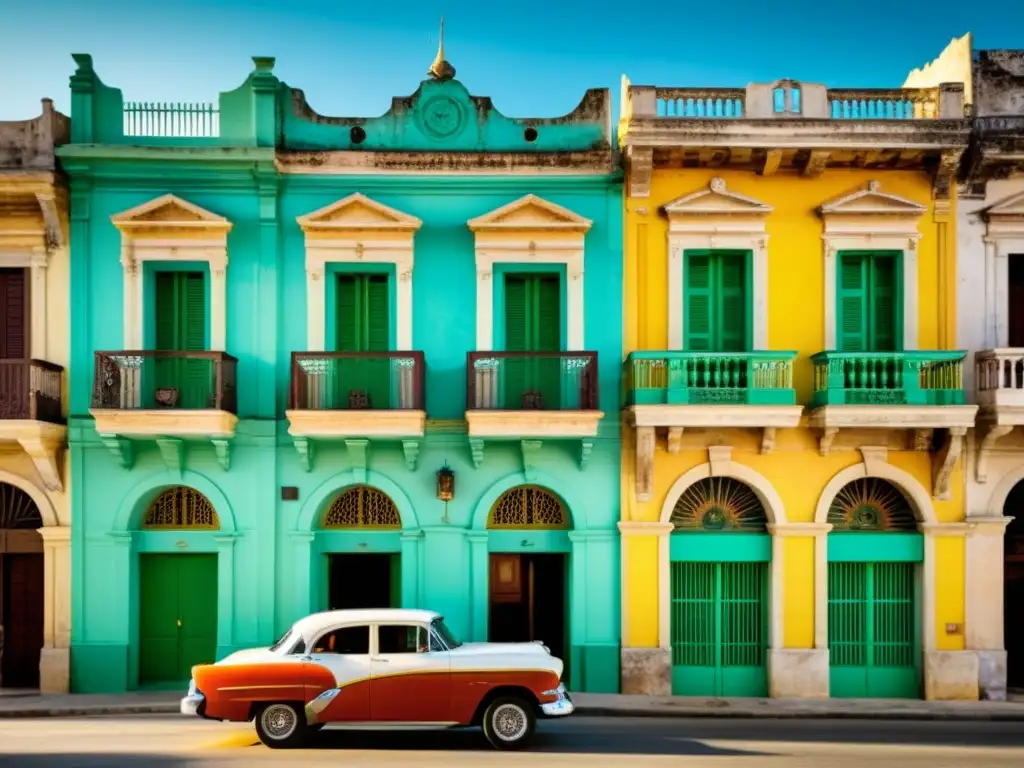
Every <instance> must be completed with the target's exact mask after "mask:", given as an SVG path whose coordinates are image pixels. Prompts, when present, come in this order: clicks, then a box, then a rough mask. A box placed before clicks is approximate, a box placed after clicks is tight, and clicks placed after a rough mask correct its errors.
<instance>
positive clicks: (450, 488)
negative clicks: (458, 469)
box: [437, 463, 455, 503]
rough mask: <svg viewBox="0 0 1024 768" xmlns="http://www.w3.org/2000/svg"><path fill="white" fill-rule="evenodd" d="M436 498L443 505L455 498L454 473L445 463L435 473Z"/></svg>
mask: <svg viewBox="0 0 1024 768" xmlns="http://www.w3.org/2000/svg"><path fill="white" fill-rule="evenodd" d="M437 498H438V500H439V501H443V502H445V503H448V502H449V501H451V500H452V499H454V498H455V473H454V472H452V470H451V469H450V468H449V466H448V464H447V463H445V465H444V466H443V467H441V469H439V470H438V471H437Z"/></svg>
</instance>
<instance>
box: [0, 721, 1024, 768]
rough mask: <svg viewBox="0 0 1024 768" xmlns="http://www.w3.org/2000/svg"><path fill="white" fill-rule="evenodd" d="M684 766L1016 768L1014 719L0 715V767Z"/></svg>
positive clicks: (1023, 748) (1020, 739)
mask: <svg viewBox="0 0 1024 768" xmlns="http://www.w3.org/2000/svg"><path fill="white" fill-rule="evenodd" d="M680 758H685V765H686V766H687V768H712V766H713V767H714V768H734V767H736V768H739V767H742V766H750V767H751V768H753V766H757V767H758V768H773V767H774V766H779V767H780V768H781V766H786V767H787V768H832V767H833V766H834V767H835V768H864V766H865V765H871V766H872V768H883V767H884V766H900V768H946V767H947V766H948V767H949V768H963V766H965V765H969V766H971V768H1011V766H1012V767H1013V768H1021V766H1024V723H1019V722H1017V723H1013V722H1010V723H987V722H973V723H965V722H950V721H937V722H921V723H914V722H885V721H877V722H876V721H866V720H831V721H830V720H808V721H797V720H742V719H721V720H712V719H698V720H685V719H654V718H643V719H628V718H614V719H606V718H590V717H573V718H569V719H567V720H562V721H557V722H545V723H542V724H541V727H540V730H539V732H538V737H537V740H536V742H535V743H534V745H533V747H532V748H531V749H530V750H529V752H527V753H526V754H521V753H520V754H515V753H513V754H504V753H498V752H494V751H492V750H490V748H489V747H488V746H487V744H486V742H484V740H483V737H482V735H481V734H480V733H479V732H475V731H461V732H448V731H446V732H431V733H423V732H418V733H417V732H401V733H393V732H392V733H382V732H378V733H369V734H365V733H364V734H356V733H352V732H345V731H341V732H339V731H329V730H325V731H323V732H322V733H320V734H318V735H317V737H316V738H315V739H314V740H313V742H312V743H311V744H310V746H309V748H307V749H303V750H301V751H283V750H281V751H272V750H269V749H266V748H264V747H263V746H260V745H259V744H258V742H257V741H256V738H255V735H254V734H253V731H252V727H251V726H244V725H240V724H221V723H210V722H204V721H199V720H194V719H190V718H186V717H183V716H164V715H150V716H145V715H143V716H134V717H120V718H115V717H95V718H52V719H38V720H2V721H0V766H19V768H35V767H36V766H44V765H45V766H51V765H52V766H81V767H82V768H86V767H94V766H104V767H106V766H124V765H145V766H147V767H151V768H180V767H181V766H239V767H241V766H257V765H290V766H298V765H316V764H325V765H326V764H328V763H330V764H334V765H344V766H355V765H365V766H371V765H372V766H378V767H379V766H395V767H397V766H409V765H417V766H445V767H446V768H453V767H454V766H474V765H479V764H481V763H486V764H487V765H494V766H502V765H507V766H513V765H515V766H524V765H527V764H532V765H544V766H584V765H585V766H591V767H593V766H599V765H624V766H625V765H629V766H659V765H674V766H679V765H681V764H682V762H681V760H680Z"/></svg>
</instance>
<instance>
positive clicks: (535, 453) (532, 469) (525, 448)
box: [519, 440, 544, 483]
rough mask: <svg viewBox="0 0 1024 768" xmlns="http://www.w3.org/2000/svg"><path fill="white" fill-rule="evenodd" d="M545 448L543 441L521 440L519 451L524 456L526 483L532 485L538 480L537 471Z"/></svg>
mask: <svg viewBox="0 0 1024 768" xmlns="http://www.w3.org/2000/svg"><path fill="white" fill-rule="evenodd" d="M543 447H544V442H543V441H542V440H520V441H519V450H520V451H521V452H522V455H523V474H524V475H525V476H526V482H528V483H532V482H534V481H536V479H537V469H538V467H539V464H540V452H541V449H542V448H543Z"/></svg>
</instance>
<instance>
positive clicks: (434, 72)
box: [427, 16, 455, 80]
mask: <svg viewBox="0 0 1024 768" xmlns="http://www.w3.org/2000/svg"><path fill="white" fill-rule="evenodd" d="M427 74H428V75H430V76H431V77H432V78H434V79H435V80H451V79H452V78H453V77H455V67H453V66H452V65H451V64H450V63H449V62H448V61H447V60H445V58H444V16H442V17H441V33H440V35H439V36H438V40H437V56H435V57H434V63H433V64H431V65H430V69H428V70H427Z"/></svg>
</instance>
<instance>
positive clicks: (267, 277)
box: [60, 53, 622, 692]
mask: <svg viewBox="0 0 1024 768" xmlns="http://www.w3.org/2000/svg"><path fill="white" fill-rule="evenodd" d="M74 58H75V61H76V63H77V70H76V72H75V74H74V75H73V76H72V78H71V89H72V115H71V118H72V136H71V142H70V143H69V144H68V145H67V146H65V147H62V148H61V149H60V157H61V162H62V164H63V167H64V168H65V170H66V172H67V173H68V176H69V179H70V189H71V193H70V195H71V214H70V215H71V238H70V241H71V286H72V287H71V292H72V297H73V300H72V311H71V358H72V359H71V366H70V371H71V373H70V402H71V405H70V416H69V419H68V424H69V426H68V433H69V455H70V472H71V480H70V487H71V496H72V502H71V503H72V507H73V514H72V520H73V524H72V545H71V546H72V589H73V602H72V639H71V686H72V690H74V691H79V692H107V691H110V692H116V691H124V690H132V689H137V688H147V687H168V686H179V685H181V684H182V682H183V681H186V680H187V678H188V670H189V669H190V666H191V665H192V664H193V663H198V662H201V661H208V660H211V659H212V658H221V657H223V656H224V655H226V654H228V653H230V652H232V651H234V650H236V649H239V648H245V647H252V646H259V645H267V644H270V643H271V642H273V641H274V640H275V639H276V637H277V636H278V635H280V634H281V633H282V632H283V631H284V630H285V629H286V628H287V627H288V626H289V625H290V624H291V623H292V622H293V621H294V620H296V619H297V618H299V617H301V616H303V615H305V614H307V613H309V612H311V611H317V610H323V609H327V608H330V607H371V606H387V605H393V606H404V607H417V608H428V609H433V610H436V611H439V612H440V613H442V614H444V616H445V617H446V620H447V622H448V623H449V625H450V626H451V627H452V629H453V630H454V631H455V633H456V634H457V635H458V636H459V637H460V638H461V639H464V640H471V641H483V640H488V639H490V640H538V641H541V642H544V643H545V644H547V645H548V646H549V647H551V648H552V650H553V651H554V652H555V653H557V654H559V655H561V656H563V658H565V659H566V663H567V675H568V680H569V683H570V685H571V686H572V687H573V688H574V689H576V690H580V691H600V692H612V691H617V690H618V688H619V645H620V626H621V620H620V615H619V584H620V573H619V562H620V555H619V537H618V531H617V528H616V525H617V522H618V519H619V477H620V471H619V461H620V460H619V456H620V445H619V428H618V415H617V414H618V404H619V397H620V394H619V369H620V364H621V356H622V325H621V323H622V321H621V318H622V266H621V265H622V256H621V249H622V230H621V219H622V213H621V211H622V208H621V206H622V202H621V201H622V198H621V178H620V175H619V174H618V172H617V171H616V170H615V164H614V161H613V151H612V146H613V141H612V129H611V117H610V113H611V102H610V95H609V93H608V92H607V91H605V90H595V91H589V92H588V93H587V94H586V95H585V96H584V98H583V100H582V101H581V103H580V105H579V107H577V109H576V110H574V111H573V112H572V113H570V114H569V115H566V116H564V117H559V118H544V119H512V118H507V117H505V116H503V115H501V114H500V113H499V112H498V111H497V110H496V109H495V108H494V107H493V105H492V104H491V102H490V100H489V99H487V98H481V97H475V96H471V95H470V94H469V92H468V91H467V90H466V88H465V87H464V86H463V85H462V84H461V83H460V82H459V81H457V80H455V79H454V69H453V68H452V67H451V65H450V64H448V62H446V61H444V59H443V56H442V55H441V54H440V53H439V55H438V58H437V60H436V61H435V63H434V66H433V67H432V68H431V71H430V77H429V79H427V80H425V81H424V82H422V83H421V84H420V86H419V88H418V90H417V91H416V92H415V93H414V94H413V95H412V96H409V97H403V98H396V99H394V101H393V104H392V107H391V109H390V110H389V111H388V112H387V113H386V114H384V115H383V116H380V117H376V118H331V117H325V116H322V115H318V114H316V113H315V112H314V111H313V110H312V108H311V107H310V106H309V105H308V104H307V103H306V101H305V98H304V96H303V94H302V92H301V91H298V90H295V89H292V88H290V87H289V86H287V85H286V84H284V83H282V82H281V81H279V80H278V79H277V77H276V76H275V75H274V74H273V63H274V62H273V60H272V59H266V58H256V59H254V69H253V72H252V73H251V74H250V76H249V77H248V79H247V80H246V82H245V83H244V84H243V85H242V86H241V87H240V88H238V89H236V90H234V91H230V92H225V93H222V94H221V96H220V99H219V103H217V104H214V105H195V104H190V105H180V104H179V105H154V104H141V103H134V102H125V101H124V99H123V97H122V94H121V92H120V91H118V90H117V89H114V88H111V87H108V86H106V85H104V84H103V83H102V82H101V81H100V79H99V77H98V76H97V74H96V73H95V71H94V69H93V64H92V61H91V59H90V57H88V56H86V55H76V56H75V57H74Z"/></svg>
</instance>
